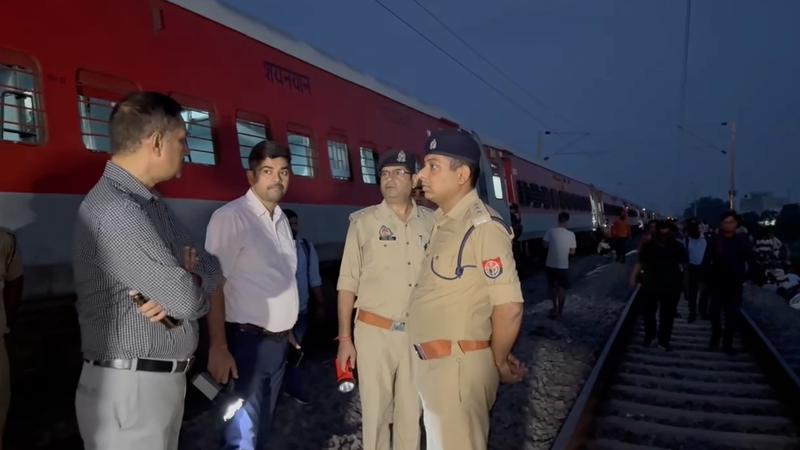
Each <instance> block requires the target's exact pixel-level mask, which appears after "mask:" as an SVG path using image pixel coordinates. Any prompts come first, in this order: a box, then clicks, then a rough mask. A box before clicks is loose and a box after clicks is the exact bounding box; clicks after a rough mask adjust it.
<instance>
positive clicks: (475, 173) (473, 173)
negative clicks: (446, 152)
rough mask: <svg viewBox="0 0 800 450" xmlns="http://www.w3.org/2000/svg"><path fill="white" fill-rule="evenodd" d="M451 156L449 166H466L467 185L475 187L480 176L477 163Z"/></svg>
mask: <svg viewBox="0 0 800 450" xmlns="http://www.w3.org/2000/svg"><path fill="white" fill-rule="evenodd" d="M450 158H452V159H451V160H450V168H451V169H453V170H456V169H458V168H459V167H461V166H467V167H468V168H469V186H470V187H473V188H474V187H475V186H477V185H478V177H479V176H481V166H480V164H479V163H476V162H475V163H474V162H469V161H464V160H463V159H457V158H453V157H452V156H451V157H450Z"/></svg>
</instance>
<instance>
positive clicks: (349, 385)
mask: <svg viewBox="0 0 800 450" xmlns="http://www.w3.org/2000/svg"><path fill="white" fill-rule="evenodd" d="M333 363H334V365H335V366H336V385H337V388H338V389H339V392H341V393H343V394H346V393H348V392H350V391H352V390H353V389H355V387H356V379H355V377H354V376H353V369H352V368H351V367H350V361H347V364H345V366H344V368H342V367H339V360H338V359H334V360H333Z"/></svg>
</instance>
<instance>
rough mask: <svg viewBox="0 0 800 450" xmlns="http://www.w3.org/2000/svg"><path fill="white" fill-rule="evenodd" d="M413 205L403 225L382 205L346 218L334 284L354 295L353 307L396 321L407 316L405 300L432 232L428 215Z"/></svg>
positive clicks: (423, 209) (337, 287)
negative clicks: (347, 226)
mask: <svg viewBox="0 0 800 450" xmlns="http://www.w3.org/2000/svg"><path fill="white" fill-rule="evenodd" d="M412 204H413V206H412V209H411V213H410V214H409V218H408V222H407V223H404V222H403V221H402V220H401V219H400V217H398V216H397V214H395V212H394V211H393V210H392V208H391V207H390V206H389V205H388V204H387V203H386V201H383V202H382V203H380V204H378V205H374V206H370V207H367V208H364V209H362V210H360V211H356V212H354V213H353V214H351V215H350V227H349V228H348V229H347V239H346V241H345V244H344V254H343V255H342V266H341V269H340V270H339V282H338V283H337V285H336V289H337V290H340V291H350V292H353V293H355V294H356V297H357V299H356V305H355V306H356V307H357V308H359V309H364V310H366V311H369V312H372V313H375V314H378V315H381V316H383V317H386V318H389V319H392V320H396V321H405V320H406V317H407V315H408V299H409V296H410V294H411V290H412V289H413V287H414V282H415V281H416V279H417V274H418V273H419V270H420V263H421V262H422V258H423V257H424V255H425V245H426V244H427V243H428V241H429V240H430V234H431V229H432V228H433V211H431V210H430V209H428V208H425V207H424V206H417V204H416V203H412Z"/></svg>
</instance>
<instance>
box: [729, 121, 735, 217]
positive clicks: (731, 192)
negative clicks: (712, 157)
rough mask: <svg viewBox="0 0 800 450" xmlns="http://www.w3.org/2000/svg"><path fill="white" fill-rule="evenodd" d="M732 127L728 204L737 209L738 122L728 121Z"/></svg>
mask: <svg viewBox="0 0 800 450" xmlns="http://www.w3.org/2000/svg"><path fill="white" fill-rule="evenodd" d="M728 124H729V125H730V127H731V143H730V150H729V151H728V153H729V154H730V156H731V186H730V190H729V191H728V205H729V206H730V208H731V209H736V122H735V121H733V120H732V121H730V122H729V123H728Z"/></svg>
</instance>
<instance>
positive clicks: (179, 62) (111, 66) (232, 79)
mask: <svg viewBox="0 0 800 450" xmlns="http://www.w3.org/2000/svg"><path fill="white" fill-rule="evenodd" d="M3 11H4V16H5V17H6V20H5V21H4V24H3V39H2V40H1V41H0V87H1V88H2V92H1V94H0V95H2V109H1V110H0V124H1V125H2V136H0V165H1V166H2V177H0V226H2V227H5V228H8V229H11V230H13V231H15V232H16V234H17V237H18V242H19V249H20V251H21V253H22V256H23V259H24V261H25V277H26V289H25V297H26V298H33V297H47V296H56V295H66V294H69V293H71V292H73V287H72V275H71V259H72V248H71V247H72V244H71V243H72V233H73V229H74V223H75V220H76V214H77V210H78V206H79V204H80V202H81V200H82V199H83V196H84V195H85V194H86V193H87V192H88V190H89V189H91V187H92V186H93V185H94V184H95V183H96V181H97V180H98V178H99V177H100V175H101V173H102V170H103V167H104V164H105V163H106V161H107V160H108V157H109V150H110V140H109V131H108V128H109V127H108V125H109V116H110V112H111V108H112V107H113V105H114V104H115V102H116V101H119V100H120V99H121V98H122V97H123V96H124V95H126V94H127V93H129V92H131V91H137V90H151V91H160V92H164V93H168V94H169V95H171V96H172V97H173V98H175V99H176V100H178V101H179V102H180V103H181V104H182V105H183V106H184V107H185V111H184V112H183V118H184V120H185V122H186V124H187V130H188V140H187V142H188V147H189V155H188V156H187V161H186V164H185V165H184V170H183V172H182V177H181V178H180V179H177V180H173V181H170V182H167V183H164V184H162V185H160V186H159V187H158V189H159V192H160V193H161V194H162V195H163V197H164V198H165V199H166V200H167V202H168V205H169V207H170V208H171V209H172V210H173V211H174V212H175V214H176V215H177V216H178V218H179V220H181V221H182V223H183V224H184V225H186V226H187V227H188V228H189V230H190V232H191V234H192V236H193V238H195V239H196V241H197V242H198V244H200V243H202V242H204V234H205V225H206V224H207V222H208V219H209V217H210V215H211V213H212V212H213V211H214V210H215V209H217V208H219V207H220V206H221V205H222V204H224V203H225V202H227V201H230V200H232V199H234V198H236V197H238V196H240V195H242V194H243V193H244V192H245V190H246V189H247V182H246V178H245V173H244V170H245V165H246V158H247V154H248V152H249V150H250V148H251V147H252V145H254V144H255V143H257V142H259V141H260V140H263V139H271V140H275V141H276V142H279V143H281V144H284V145H287V146H288V147H289V148H290V150H291V154H292V171H293V178H292V181H291V185H290V188H289V191H288V194H287V196H286V197H285V206H286V207H289V208H292V209H294V210H295V211H296V212H297V213H298V214H299V216H300V220H301V234H302V235H304V236H305V237H307V238H308V239H310V240H311V241H313V242H314V243H315V245H316V247H317V250H318V253H319V255H320V258H321V260H322V261H324V262H335V261H337V260H338V259H339V258H340V254H341V250H342V247H343V240H344V237H345V234H346V227H347V224H348V216H349V214H351V213H352V212H353V211H356V210H358V209H360V208H363V207H365V206H367V205H370V204H374V203H377V202H379V201H380V198H381V197H380V192H379V188H378V180H377V174H376V170H375V166H376V163H377V161H378V158H379V155H380V154H381V152H384V151H386V150H387V149H403V150H405V151H406V152H407V154H409V155H411V156H413V157H414V158H416V159H417V160H418V161H421V157H422V154H423V149H422V146H423V143H424V141H425V138H426V137H427V135H428V133H430V132H431V131H434V130H440V129H446V128H456V127H461V128H464V129H469V128H468V127H467V126H466V125H464V124H459V123H457V122H456V121H455V120H453V119H451V118H448V116H447V115H446V114H444V113H442V112H441V111H439V110H437V109H436V108H434V107H432V106H429V105H426V104H424V103H423V102H421V101H419V100H417V99H415V98H412V97H410V96H408V95H405V94H403V93H401V92H399V91H397V90H395V89H393V88H391V87H389V86H387V85H386V84H384V83H382V82H380V81H378V80H376V79H374V78H372V77H370V76H368V75H365V74H363V73H361V72H359V71H357V70H354V69H352V68H350V67H348V66H346V65H345V64H343V63H341V62H339V61H336V60H335V59H333V58H331V57H329V56H327V55H325V54H323V53H322V52H320V51H317V50H315V49H314V48H312V47H310V46H308V45H306V44H304V43H302V42H299V41H297V40H295V39H292V38H290V37H288V36H287V35H285V34H283V33H281V32H280V31H278V30H275V29H273V28H271V27H269V26H267V25H265V24H264V23H261V22H258V21H256V20H253V19H251V18H248V17H245V16H243V15H241V14H239V13H237V12H236V11H234V10H232V9H230V8H228V7H226V6H225V5H223V4H221V3H219V2H217V1H214V0H115V1H114V2H108V1H106V0H81V1H74V2H64V1H57V2H53V1H48V0H29V1H27V2H7V3H6V4H5V5H4V6H3ZM482 145H483V148H484V150H485V151H484V157H483V158H482V160H481V169H482V170H481V172H482V176H481V178H480V180H479V187H478V188H479V192H480V194H481V197H482V198H483V199H484V200H485V201H486V202H487V203H488V204H489V205H490V206H492V207H493V208H494V209H495V210H497V211H498V213H499V214H501V215H502V216H503V217H504V218H505V219H506V220H510V207H511V205H518V207H519V211H520V217H521V222H522V230H523V231H522V235H521V239H522V240H534V239H538V238H540V237H541V236H542V235H543V234H544V231H545V230H546V229H547V228H549V227H551V226H553V224H554V223H555V216H556V215H557V213H558V212H559V211H561V210H567V211H569V212H571V213H572V216H573V220H572V227H573V228H574V229H575V230H576V231H577V232H579V233H591V232H592V230H596V229H598V228H599V227H602V226H604V225H605V224H606V223H607V221H608V220H609V219H610V218H612V216H615V215H617V214H619V213H621V212H622V211H628V212H629V214H630V215H632V216H636V217H639V216H640V215H641V213H642V212H643V211H642V208H640V207H638V206H637V205H635V204H634V203H632V202H629V201H627V200H624V199H621V198H618V197H615V196H612V195H609V194H607V193H604V192H603V191H601V190H600V189H598V188H596V187H594V186H592V185H591V184H587V183H584V182H581V181H579V180H576V179H573V178H570V177H568V176H566V175H563V174H560V173H557V172H555V171H553V170H550V169H548V168H545V167H543V166H542V165H539V164H536V163H534V162H532V161H529V160H527V159H525V158H524V157H523V156H521V155H520V154H517V153H515V152H513V151H512V150H510V149H507V148H503V147H502V146H499V145H493V144H492V143H491V142H488V141H486V140H482ZM611 220H613V219H611Z"/></svg>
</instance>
